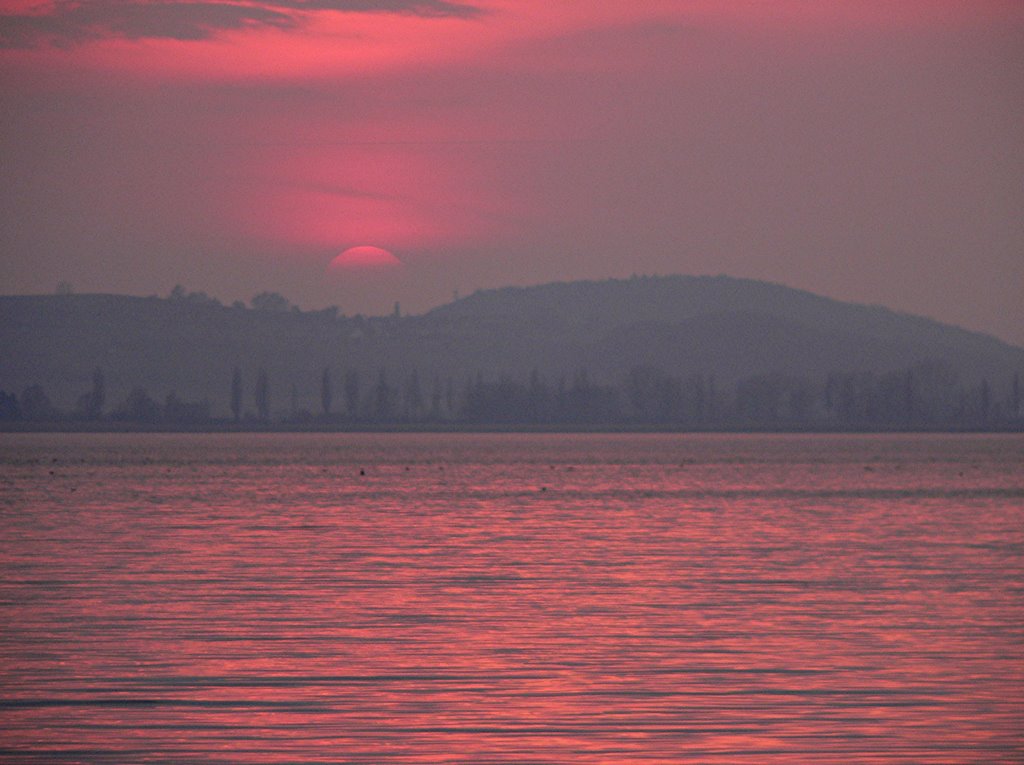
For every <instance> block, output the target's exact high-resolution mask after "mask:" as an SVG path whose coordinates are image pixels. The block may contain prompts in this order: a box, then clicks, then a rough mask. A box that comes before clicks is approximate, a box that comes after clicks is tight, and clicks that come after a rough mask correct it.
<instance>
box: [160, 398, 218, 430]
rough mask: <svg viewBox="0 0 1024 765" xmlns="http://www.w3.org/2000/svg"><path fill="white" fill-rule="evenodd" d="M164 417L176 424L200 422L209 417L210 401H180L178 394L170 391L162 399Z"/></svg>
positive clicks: (195, 423) (205, 420)
mask: <svg viewBox="0 0 1024 765" xmlns="http://www.w3.org/2000/svg"><path fill="white" fill-rule="evenodd" d="M164 419H165V420H166V421H167V422H173V423H178V424H192V425H198V424H202V423H204V422H207V421H208V420H209V419H210V403H209V402H208V401H182V400H181V399H180V398H178V394H177V393H175V392H173V391H172V392H170V393H168V394H167V398H166V399H165V400H164Z"/></svg>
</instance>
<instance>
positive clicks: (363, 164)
mask: <svg viewBox="0 0 1024 765" xmlns="http://www.w3.org/2000/svg"><path fill="white" fill-rule="evenodd" d="M0 103H2V104H3V108H2V115H0V167H2V168H3V183H2V184H0V271H2V273H0V276H2V280H0V292H3V293H51V292H53V291H54V289H55V287H56V285H57V284H58V282H67V283H69V284H71V285H72V286H73V288H74V290H75V291H76V292H120V293H129V294H140V295H147V294H160V295H166V294H167V293H168V292H169V291H170V290H171V288H172V287H173V286H174V285H176V284H182V285H184V286H185V287H186V288H188V289H189V290H202V291H205V292H208V293H209V294H211V295H214V296H216V297H218V298H220V299H222V300H224V301H226V302H230V301H233V300H236V299H242V300H248V299H249V298H250V297H252V296H253V295H254V294H256V293H258V292H262V291H264V290H271V291H278V292H281V293H282V294H284V295H285V296H286V297H288V298H289V299H290V300H292V301H293V302H295V303H297V304H299V305H301V306H302V307H303V308H320V307H324V306H328V305H337V306H339V308H340V309H341V311H342V312H344V313H347V314H353V313H357V312H362V313H371V314H373V313H390V312H391V309H392V306H393V304H394V302H395V301H400V302H401V306H402V309H403V311H404V312H420V311H423V310H426V309H428V308H430V307H433V306H435V305H439V304H441V303H444V302H447V301H448V300H450V299H451V298H452V297H453V295H454V294H455V293H456V292H457V293H459V294H463V295H465V294H468V293H470V292H472V291H473V290H475V289H479V288H489V287H498V286H505V285H510V284H520V285H526V284H538V283H543V282H548V281H556V280H559V281H561V280H574V279H604V278H610V277H614V278H624V277H628V276H630V275H632V274H634V273H636V274H674V273H683V274H720V273H724V274H729V275H732V276H739V277H748V278H754V279H764V280H768V281H773V282H781V283H783V284H788V285H790V286H794V287H799V288H802V289H807V290H811V291H814V292H818V293H820V294H824V295H828V296H830V297H835V298H839V299H842V300H851V301H857V302H866V303H878V304H882V305H887V306H889V307H891V308H894V309H897V310H901V311H907V312H911V313H919V314H924V315H927V316H931V317H934V318H937V319H940V320H942V321H947V322H951V323H954V324H959V325H961V326H965V327H967V328H970V329H975V330H981V331H985V332H990V333H992V334H995V335H996V336H998V337H1000V338H1002V339H1004V340H1007V341H1010V342H1013V343H1016V344H1018V345H1024V4H1022V3H1020V2H1019V0H1009V1H1004V0H899V1H898V2H895V1H893V0H832V1H831V2H827V3H825V2H821V0H773V1H772V2H767V1H766V0H731V1H727V0H721V1H718V2H713V1H712V0H692V1H688V0H672V1H669V0H645V2H643V3H636V2H627V0H587V1H586V2H584V1H582V0H581V1H579V2H557V1H553V0H204V1H202V2H191V1H186V0H123V1H115V0H92V1H91V2H75V1H74V0H58V1H57V2H51V3H40V2H38V1H37V0H0ZM353 247H371V248H381V249H384V250H387V251H388V252H389V253H391V254H393V255H394V256H395V261H396V262H392V261H390V260H386V261H382V263H378V264H371V266H372V267H366V264H365V263H364V262H363V261H365V258H363V259H360V258H359V257H349V258H347V259H342V260H341V261H337V262H334V265H333V266H332V265H331V264H332V261H335V258H336V256H337V255H338V254H339V253H342V252H343V251H346V250H348V249H350V248H353ZM357 252H359V253H366V252H370V250H359V251H357Z"/></svg>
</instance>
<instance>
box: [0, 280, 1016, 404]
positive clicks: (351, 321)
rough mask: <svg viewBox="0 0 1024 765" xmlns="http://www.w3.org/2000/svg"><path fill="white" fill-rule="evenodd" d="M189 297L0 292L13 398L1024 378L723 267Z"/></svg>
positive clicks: (977, 342) (922, 331)
mask: <svg viewBox="0 0 1024 765" xmlns="http://www.w3.org/2000/svg"><path fill="white" fill-rule="evenodd" d="M192 297H194V296H182V295H178V296H177V297H176V298H175V299H160V298H138V297H129V296H120V295H51V296H8V297H0V347H2V348H3V353H2V355H0V389H2V390H5V391H8V392H15V393H21V392H23V391H24V390H25V389H26V388H27V387H29V386H32V385H34V384H38V385H41V386H43V388H44V389H45V391H46V393H47V395H48V396H49V398H50V400H51V401H52V402H53V404H54V405H55V406H56V407H58V408H61V409H65V410H71V409H73V408H74V407H75V405H76V401H77V400H78V399H79V398H80V397H81V396H82V395H83V394H84V393H86V392H87V391H89V390H90V387H91V385H92V379H93V374H94V370H96V369H97V368H99V369H101V370H102V371H103V375H104V377H105V381H106V391H107V397H106V398H107V403H108V407H111V408H112V407H116V406H117V404H118V402H119V401H122V400H124V399H125V398H126V397H127V396H128V394H129V392H130V391H131V390H133V389H136V388H143V389H145V390H146V391H147V392H148V393H149V395H150V396H152V397H153V398H154V399H156V401H157V402H158V403H159V402H161V401H162V400H163V399H164V397H165V396H167V395H168V394H170V393H171V392H174V393H175V395H176V396H177V397H179V398H181V399H184V400H196V401H201V400H205V401H208V402H209V404H210V406H211V410H212V412H213V414H214V416H221V417H223V416H227V414H228V412H229V405H230V398H231V379H232V374H233V370H234V369H235V368H238V369H239V370H240V371H241V374H242V377H243V389H244V399H245V402H244V407H243V408H244V409H246V410H249V409H252V408H253V406H254V403H253V395H254V385H255V380H256V376H257V370H259V369H263V370H265V372H266V375H267V379H268V381H269V389H270V395H271V396H272V401H273V405H272V409H273V411H274V412H275V413H277V415H278V416H289V415H291V416H294V415H295V414H296V413H297V412H301V411H302V410H308V412H310V413H315V412H319V411H321V406H322V404H321V389H322V379H323V372H324V370H325V369H327V370H328V374H329V376H330V380H331V382H330V385H331V387H332V390H334V391H335V397H334V401H335V402H336V403H335V405H334V407H335V410H336V411H345V409H346V403H351V401H349V402H344V401H343V398H344V396H343V393H342V388H343V385H344V379H345V377H346V375H348V377H349V379H350V382H351V379H352V376H353V375H352V373H353V372H357V373H358V377H359V381H358V386H359V387H358V391H357V395H356V396H355V399H358V400H359V401H360V402H361V403H358V406H365V407H368V408H369V409H368V410H372V409H373V405H371V404H369V403H366V402H365V399H366V398H367V397H370V396H372V395H374V394H373V393H372V390H373V386H375V385H378V384H379V383H381V382H382V380H383V382H384V383H385V386H386V387H389V388H393V389H394V397H395V398H396V401H397V400H398V399H399V398H401V397H402V396H403V395H405V396H407V397H411V399H412V400H415V399H416V398H417V397H419V398H421V399H423V400H424V401H425V402H426V403H423V404H422V405H421V408H422V409H423V410H427V409H428V408H430V406H433V407H434V411H435V413H436V412H437V404H438V398H439V397H440V398H442V399H444V406H445V407H446V408H447V409H448V410H449V412H448V416H450V417H454V416H455V414H456V413H455V410H456V409H458V410H459V411H462V410H464V409H465V401H462V402H461V403H456V402H455V401H454V400H453V399H455V398H459V397H462V398H463V399H464V398H465V396H466V393H467V391H468V390H469V388H470V387H472V386H473V385H478V384H481V383H486V382H489V381H493V382H494V383H495V384H497V382H498V381H499V380H502V379H504V380H505V381H506V382H515V383H516V384H521V385H525V384H526V381H527V380H528V379H530V377H531V374H532V377H533V379H534V383H536V382H537V380H538V379H541V380H543V381H544V384H545V385H547V386H549V387H550V388H551V389H552V390H554V389H555V388H556V387H557V386H558V385H559V381H562V382H561V385H562V387H563V388H564V387H565V386H571V385H572V384H573V381H574V380H575V381H579V380H580V379H581V376H582V379H584V380H587V381H588V384H591V385H594V386H606V387H608V388H609V389H610V388H616V389H617V393H615V394H614V395H616V396H618V398H619V399H620V400H619V402H618V403H617V404H615V405H616V406H618V407H619V408H620V409H622V407H623V406H626V404H625V403H623V402H624V401H625V400H626V399H630V400H632V401H635V400H636V395H637V391H636V390H634V391H633V396H632V398H630V392H629V391H628V390H627V388H628V386H629V385H630V384H633V385H634V387H635V385H637V384H638V383H636V380H637V379H638V377H637V376H638V375H640V376H642V377H644V376H645V377H644V379H650V380H661V381H662V382H659V383H653V382H652V383H650V384H651V385H655V384H657V385H664V384H671V385H675V386H676V387H679V388H680V389H682V387H685V386H683V385H682V383H683V382H684V381H692V380H695V379H699V380H701V381H702V382H701V383H700V385H701V386H707V385H715V386H717V391H718V392H717V394H716V395H718V396H720V397H722V398H723V401H724V402H725V401H727V402H728V403H729V405H730V406H734V405H736V399H735V396H736V395H737V392H740V387H739V386H740V384H741V383H743V382H744V381H747V383H748V384H749V383H750V381H751V380H756V379H761V378H763V379H766V380H767V379H774V380H776V381H777V382H776V383H772V384H773V385H775V386H776V387H779V386H781V388H780V389H787V390H790V389H792V388H793V386H794V385H796V383H795V382H794V381H802V382H801V383H800V385H802V386H804V387H806V388H807V389H808V391H810V392H809V393H807V395H813V396H814V397H816V399H817V398H822V397H823V396H824V395H825V392H824V388H825V386H826V385H827V384H829V380H832V382H833V384H837V383H835V380H837V379H840V378H842V377H843V376H844V375H845V377H846V378H850V377H851V376H857V375H859V376H861V378H863V376H865V375H867V376H873V377H874V378H878V381H876V383H877V384H876V383H872V385H876V387H877V385H880V384H881V382H880V381H881V379H882V378H884V377H885V376H886V375H889V376H890V377H891V376H893V375H899V374H905V373H906V372H907V371H908V370H913V369H917V370H918V372H917V375H918V378H920V382H921V383H922V384H924V381H925V380H926V379H931V380H932V382H928V383H927V384H928V385H933V386H934V385H941V386H945V387H946V388H948V389H949V390H948V391H947V393H946V394H944V395H945V396H946V398H949V397H951V396H953V397H955V396H957V395H961V396H968V397H970V396H987V397H988V399H989V400H990V401H991V402H1003V401H1007V402H1008V401H1010V397H1012V396H1013V395H1016V394H1015V393H1014V392H1013V390H1012V389H1011V387H1012V382H1011V381H1012V380H1013V377H1014V375H1015V374H1021V373H1022V372H1024V349H1021V348H1016V347H1013V346H1010V345H1008V344H1006V343H1003V342H1001V341H999V340H997V339H995V338H993V337H990V336H987V335H983V334H979V333H975V332H968V331H966V330H963V329H960V328H957V327H953V326H949V325H945V324H941V323H939V322H936V321H932V320H930V319H926V318H922V317H918V316H911V315H907V314H901V313H896V312H894V311H891V310H888V309H886V308H882V307H878V306H865V305H858V304H852V303H844V302H840V301H836V300H832V299H829V298H825V297H821V296H819V295H814V294H812V293H809V292H804V291H800V290H795V289H792V288H789V287H785V286H782V285H777V284H768V283H764V282H757V281H752V280H745V279H735V278H730V277H725V276H716V277H686V276H669V277H641V278H632V279H627V280H607V281H601V282H587V281H581V282H568V283H558V284H546V285H541V286H537V287H516V288H511V287H510V288H503V289H496V290H483V291H479V292H477V293H474V294H473V295H470V296H467V297H465V298H463V299H461V300H457V301H455V302H453V303H450V304H447V305H444V306H440V307H438V308H436V309H434V310H432V311H429V312H427V313H426V314H424V315H421V316H409V317H369V318H367V317H344V316H337V315H336V314H335V313H334V312H333V311H318V312H300V311H297V310H255V309H251V308H245V307H243V306H239V305H236V306H233V307H226V306H222V305H220V304H219V303H217V302H216V301H211V300H209V299H206V298H205V296H203V298H202V299H192ZM381 370H383V371H384V374H383V378H382V375H381ZM414 371H415V375H413V372H414ZM844 379H845V378H844ZM893 379H895V378H893ZM467 380H470V381H472V382H471V383H467V382H466V381H467ZM780 380H781V381H788V382H778V381H780ZM935 380H939V381H940V382H935ZM630 381H632V382H630ZM664 381H670V383H665V382H664ZM671 381H674V382H671ZM687 384H690V383H687ZM692 384H696V383H692ZM863 384H865V383H862V382H861V383H858V385H863ZM888 384H889V385H890V387H891V386H892V385H894V384H895V383H892V381H891V380H890V383H888ZM908 384H909V383H908ZM982 385H984V386H986V387H985V389H984V392H977V391H980V390H981V389H980V388H979V386H982ZM410 386H411V387H410ZM691 387H692V385H691ZM748 387H749V385H748ZM403 391H405V392H404V393H403ZM350 393H351V390H350ZM509 395H511V394H509ZM552 395H554V394H552ZM607 395H608V396H612V395H613V393H612V392H608V393H607ZM666 395H667V394H666ZM673 395H675V394H673ZM682 395H683V394H682V393H679V396H682ZM694 395H695V394H694ZM701 395H704V394H701ZM780 395H781V394H780ZM864 395H867V394H864ZM887 395H889V397H890V398H892V397H893V396H895V395H896V394H895V393H890V394H887ZM677 397H678V396H677ZM349 398H350V399H352V397H351V396H349ZM355 399H353V400H355ZM961 403H962V402H961ZM607 405H608V406H612V404H611V403H608V404H607ZM723 405H724V404H723ZM979 405H980V404H979ZM1008 405H1009V404H1007V405H1006V406H1008ZM394 406H395V412H397V411H399V410H400V409H401V405H400V404H399V403H396V404H394ZM816 406H819V408H820V405H817V404H816ZM864 406H867V404H864ZM946 406H953V404H949V403H948V402H947V404H946ZM1006 406H1004V409H1005V408H1006ZM379 413H380V412H378V414H379ZM513 414H514V413H513ZM367 416H368V415H367ZM510 416H511V415H510Z"/></svg>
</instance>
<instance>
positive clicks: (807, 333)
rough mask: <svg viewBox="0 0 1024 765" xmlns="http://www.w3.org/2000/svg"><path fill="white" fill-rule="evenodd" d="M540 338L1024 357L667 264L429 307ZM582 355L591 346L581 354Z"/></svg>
mask: <svg viewBox="0 0 1024 765" xmlns="http://www.w3.org/2000/svg"><path fill="white" fill-rule="evenodd" d="M427 317H428V318H434V319H448V320H456V321H459V322H463V323H472V324H474V325H478V326H480V327H489V328H492V329H493V330H494V331H496V332H504V333H511V334H514V335H519V336H526V337H529V338H530V342H529V343H528V345H529V346H532V347H537V346H538V345H540V346H548V347H549V348H551V350H552V352H551V353H549V354H547V355H548V356H549V357H550V358H549V359H548V361H549V362H553V361H554V360H555V359H557V358H559V357H563V354H568V358H572V359H574V360H575V361H576V362H577V363H580V362H583V363H586V364H587V365H590V366H592V367H593V368H594V369H597V370H605V371H608V372H614V371H615V370H619V369H621V368H622V367H624V366H625V367H629V366H632V365H634V364H655V365H661V366H664V367H666V368H668V369H673V370H677V371H680V372H682V371H697V370H704V371H708V372H712V371H715V372H718V373H719V374H722V375H723V376H724V377H725V378H726V379H735V378H737V377H740V376H743V375H749V374H755V373H764V372H771V371H789V372H799V373H807V374H826V373H827V372H828V371H830V370H865V371H874V372H881V371H886V370H891V369H897V368H902V367H906V366H909V365H913V364H918V363H924V362H941V363H943V364H946V365H948V366H949V367H950V368H951V369H953V370H955V371H956V372H958V373H960V374H962V375H964V376H965V377H966V378H967V379H970V380H976V379H979V378H981V377H985V376H991V377H998V376H1000V375H1005V374H1007V372H1008V370H1016V369H1020V367H1021V364H1022V362H1024V349H1021V348H1016V347H1014V346H1011V345H1008V344H1007V343H1004V342H1002V341H1000V340H998V339H996V338H994V337H991V336H989V335H984V334H981V333H977V332H969V331H967V330H964V329H961V328H959V327H954V326H951V325H948V324H941V323H939V322H937V321H933V320H932V319H926V318H923V317H920V316H913V315H910V314H903V313H896V312H894V311H891V310H889V309H887V308H882V307H880V306H867V305H860V304H855V303H845V302H841V301H838V300H832V299H830V298H826V297H822V296H820V295H815V294H813V293H810V292H806V291H803V290H797V289H793V288H791V287H785V286H783V285H779V284H770V283H766V282H760V281H754V280H750V279H736V278H732V277H728V276H660V277H635V278H632V279H626V280H616V279H611V280H607V281H600V282H597V281H578V282H565V283H555V284H545V285H541V286H538V287H506V288H502V289H496V290H482V291H479V292H476V293H474V294H473V295H470V296H468V297H466V298H463V299H462V300H458V301H455V302H454V303H450V304H448V305H445V306H441V307H440V308H436V309H434V310H433V311H431V312H429V313H428V314H427ZM581 356H582V358H581Z"/></svg>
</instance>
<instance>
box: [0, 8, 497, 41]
mask: <svg viewBox="0 0 1024 765" xmlns="http://www.w3.org/2000/svg"><path fill="white" fill-rule="evenodd" d="M317 12H341V13H392V14H404V15H412V16H421V17H427V18H439V17H455V18H469V17H472V16H475V15H478V14H479V13H480V9H479V8H478V7H476V6H473V5H468V4H465V3H460V2H454V1H452V0H270V1H267V2H258V3H250V4H239V3H236V2H230V1H229V0H223V1H217V0H211V1H208V2H188V1H187V0H152V1H149V0H89V2H77V1H76V0H60V1H59V2H56V3H54V4H52V5H49V6H45V7H44V8H42V9H40V11H39V12H36V13H4V14H0V48H34V47H42V46H45V45H57V46H67V45H75V44H78V43H83V42H86V41H89V40H96V39H104V38H112V37H113V38H126V39H129V40H140V39H153V38H159V39H172V40H206V39H209V38H212V37H215V36H216V35H217V34H219V33H221V32H227V31H233V30H239V29H245V28H252V27H274V28H278V29H288V28H292V27H295V26H298V25H299V24H300V23H301V21H302V19H303V16H305V15H308V14H311V13H317Z"/></svg>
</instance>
